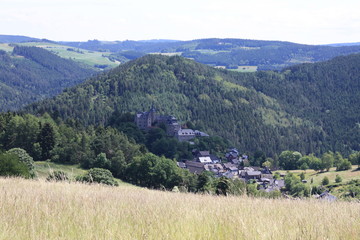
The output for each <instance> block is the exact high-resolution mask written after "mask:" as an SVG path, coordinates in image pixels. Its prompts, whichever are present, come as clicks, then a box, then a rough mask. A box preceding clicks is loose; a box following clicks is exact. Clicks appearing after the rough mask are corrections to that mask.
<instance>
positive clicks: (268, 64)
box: [62, 38, 360, 70]
mask: <svg viewBox="0 0 360 240" xmlns="http://www.w3.org/2000/svg"><path fill="white" fill-rule="evenodd" d="M62 44H65V45H69V46H72V47H80V48H84V49H88V50H96V51H110V52H112V53H114V57H115V58H116V56H120V57H124V55H123V54H122V53H123V52H127V51H135V52H138V55H141V54H140V53H142V55H145V54H147V53H161V54H178V55H181V56H183V57H187V58H191V59H194V60H195V61H197V62H200V63H204V64H208V65H211V66H222V67H226V68H228V69H234V70H241V67H242V66H256V67H257V68H258V69H259V70H281V69H282V68H284V67H287V66H291V65H295V64H299V63H305V62H318V61H325V60H329V59H331V58H334V57H336V56H340V55H348V54H352V53H360V44H359V45H354V44H351V45H349V46H336V47H334V46H324V45H305V44H296V43H291V42H282V41H264V40H248V39H230V38H228V39H220V38H211V39H198V40H191V41H166V42H161V41H129V40H127V41H114V42H107V41H98V40H91V41H87V42H62Z"/></svg>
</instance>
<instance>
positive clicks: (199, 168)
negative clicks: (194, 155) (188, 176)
mask: <svg viewBox="0 0 360 240" xmlns="http://www.w3.org/2000/svg"><path fill="white" fill-rule="evenodd" d="M185 164H186V168H187V169H189V171H190V172H191V173H198V174H200V173H202V172H203V171H205V168H204V164H203V163H200V162H193V161H186V162H185Z"/></svg>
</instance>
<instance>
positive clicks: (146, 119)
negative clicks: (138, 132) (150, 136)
mask: <svg viewBox="0 0 360 240" xmlns="http://www.w3.org/2000/svg"><path fill="white" fill-rule="evenodd" d="M135 123H136V125H137V126H138V127H139V128H140V129H142V130H145V131H148V130H149V129H151V128H152V127H155V126H159V125H160V124H164V125H165V126H166V134H167V135H168V136H172V137H175V138H177V139H178V140H179V141H190V140H191V139H193V138H195V137H208V136H209V135H208V134H206V133H204V132H200V131H198V130H192V129H183V128H181V126H180V124H179V123H178V121H177V119H176V118H175V117H174V116H170V115H168V116H164V115H158V114H157V113H156V109H155V108H154V107H152V108H151V109H150V111H148V112H139V113H137V114H136V115H135Z"/></svg>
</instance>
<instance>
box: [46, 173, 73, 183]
mask: <svg viewBox="0 0 360 240" xmlns="http://www.w3.org/2000/svg"><path fill="white" fill-rule="evenodd" d="M46 180H47V181H56V182H58V181H68V180H69V177H68V175H67V173H66V172H63V171H53V172H52V173H50V174H49V176H48V177H47V178H46Z"/></svg>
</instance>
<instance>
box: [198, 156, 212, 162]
mask: <svg viewBox="0 0 360 240" xmlns="http://www.w3.org/2000/svg"><path fill="white" fill-rule="evenodd" d="M198 159H199V162H201V163H212V161H211V158H210V157H198Z"/></svg>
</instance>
